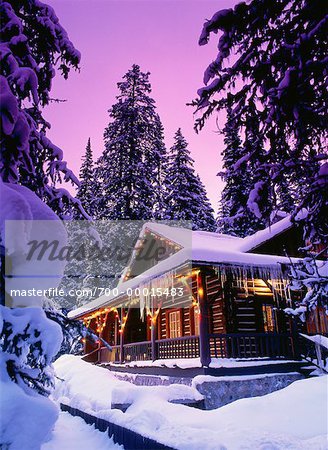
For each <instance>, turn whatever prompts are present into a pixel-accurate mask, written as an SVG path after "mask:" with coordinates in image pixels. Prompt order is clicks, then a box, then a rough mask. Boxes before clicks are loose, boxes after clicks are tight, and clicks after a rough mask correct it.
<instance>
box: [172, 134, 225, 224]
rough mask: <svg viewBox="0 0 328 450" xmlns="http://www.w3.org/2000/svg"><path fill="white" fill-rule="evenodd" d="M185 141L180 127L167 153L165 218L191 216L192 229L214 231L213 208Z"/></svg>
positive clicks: (173, 218)
mask: <svg viewBox="0 0 328 450" xmlns="http://www.w3.org/2000/svg"><path fill="white" fill-rule="evenodd" d="M193 163H194V160H193V159H192V158H191V156H190V151H189V149H188V144H187V141H186V140H185V138H184V137H183V135H182V133H181V129H180V128H179V129H178V130H177V132H176V133H175V136H174V145H173V146H172V147H171V150H170V154H169V157H168V167H167V173H166V177H165V190H166V196H165V203H166V211H165V219H169V220H190V221H191V222H192V228H193V229H194V230H208V231H214V230H215V228H216V225H215V220H214V216H213V209H212V208H211V206H210V203H209V201H208V198H207V195H206V191H205V188H204V186H203V184H202V183H201V181H200V178H199V176H198V175H196V174H195V170H194V167H193Z"/></svg>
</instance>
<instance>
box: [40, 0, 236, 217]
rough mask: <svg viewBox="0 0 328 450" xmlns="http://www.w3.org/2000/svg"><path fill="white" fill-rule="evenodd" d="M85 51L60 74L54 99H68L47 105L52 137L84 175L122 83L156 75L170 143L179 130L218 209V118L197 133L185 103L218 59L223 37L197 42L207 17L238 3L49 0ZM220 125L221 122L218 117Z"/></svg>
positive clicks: (159, 104)
mask: <svg viewBox="0 0 328 450" xmlns="http://www.w3.org/2000/svg"><path fill="white" fill-rule="evenodd" d="M47 3H48V4H50V5H51V6H53V7H54V9H55V11H56V14H57V16H58V17H59V20H60V22H61V24H62V25H63V26H64V27H65V28H66V31H67V32H68V35H69V37H70V39H71V40H72V42H73V43H74V45H75V46H76V48H78V50H80V52H81V53H82V60H81V72H80V73H78V72H76V73H74V72H72V73H71V75H70V77H69V79H68V80H67V81H65V80H62V79H60V77H59V75H58V76H57V77H56V78H55V80H54V84H53V90H52V97H53V98H61V99H66V100H67V102H65V103H54V104H52V105H50V106H48V107H47V108H46V110H45V117H46V119H47V120H49V121H50V123H51V124H52V128H51V130H50V131H49V137H50V138H51V139H52V141H53V142H54V143H55V144H56V145H59V146H60V147H61V148H62V149H63V150H64V155H65V159H66V160H67V161H68V163H69V166H70V168H72V169H73V170H74V171H75V172H76V173H78V171H79V168H80V163H81V156H82V154H83V153H84V151H85V146H86V143H87V139H88V137H89V136H90V138H91V145H92V149H93V152H94V156H95V157H98V156H99V155H100V153H101V152H102V150H103V131H104V128H105V127H106V125H107V123H108V121H109V117H108V112H107V110H108V109H109V108H110V106H111V105H112V104H113V103H114V102H115V95H116V94H117V86H116V83H117V82H118V81H120V80H121V77H122V75H124V73H125V72H126V71H127V70H128V69H129V68H130V67H131V66H132V64H134V63H135V64H139V65H140V67H141V70H143V71H149V72H151V76H150V81H151V84H152V88H153V91H152V94H151V95H152V97H153V98H154V99H155V101H156V105H157V108H158V112H159V114H160V117H161V119H162V122H163V125H164V129H165V141H166V144H167V147H170V146H171V145H172V142H173V135H174V133H175V131H176V130H177V128H179V127H181V128H182V132H183V134H184V135H185V137H186V139H187V141H188V142H189V148H190V150H191V153H192V157H193V158H194V160H195V168H196V171H197V172H198V173H199V174H200V176H201V178H202V180H203V182H204V183H205V185H206V189H207V192H208V195H209V197H210V200H211V202H212V205H213V207H214V209H215V211H217V206H218V199H219V191H220V189H221V188H222V183H221V182H220V180H219V178H218V177H217V176H216V173H217V172H218V171H219V169H220V167H221V163H220V151H221V149H222V145H223V142H222V136H220V135H218V133H217V132H216V130H217V125H216V121H215V119H214V118H213V119H212V120H211V121H209V123H208V124H207V126H206V127H205V128H204V129H203V130H202V131H201V133H200V134H199V135H197V134H196V133H195V132H194V130H193V120H194V118H193V108H192V107H190V106H186V103H187V102H189V101H190V100H192V99H193V98H194V97H195V96H196V91H197V89H198V88H199V87H201V86H202V77H203V72H204V70H205V68H206V67H207V65H208V64H209V63H210V62H211V61H212V60H213V59H214V58H215V56H216V49H217V38H213V37H212V39H211V41H210V43H209V44H208V45H207V46H203V47H199V46H198V37H199V35H200V32H201V28H202V25H203V22H204V20H205V19H210V18H211V17H212V15H213V13H215V12H216V11H217V10H219V9H222V8H227V7H230V6H232V5H233V4H235V3H236V0H216V1H213V0H47ZM219 124H220V126H222V125H223V124H222V123H221V121H220V120H219Z"/></svg>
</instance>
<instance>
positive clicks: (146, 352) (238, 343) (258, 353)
mask: <svg viewBox="0 0 328 450" xmlns="http://www.w3.org/2000/svg"><path fill="white" fill-rule="evenodd" d="M153 345H155V355H156V358H157V359H178V358H199V357H200V356H201V355H200V344H199V336H183V337H178V338H173V339H161V340H156V341H155V342H154V343H153ZM209 346H210V354H211V358H264V357H269V358H289V359H299V355H300V354H299V349H298V341H297V339H296V336H294V335H292V334H287V333H285V334H278V333H272V334H270V333H231V334H210V335H209ZM121 350H122V349H121V347H120V346H119V345H116V346H113V349H112V351H111V352H110V351H108V350H107V349H106V348H104V347H103V348H101V349H100V350H99V352H100V353H99V361H101V362H109V361H112V362H121V361H124V362H132V361H146V360H151V359H152V342H151V341H144V342H134V343H131V344H124V345H123V356H122V355H121Z"/></svg>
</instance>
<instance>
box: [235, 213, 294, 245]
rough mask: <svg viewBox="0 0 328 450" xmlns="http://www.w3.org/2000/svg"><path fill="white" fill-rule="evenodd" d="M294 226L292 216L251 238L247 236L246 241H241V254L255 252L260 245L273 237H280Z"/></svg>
mask: <svg viewBox="0 0 328 450" xmlns="http://www.w3.org/2000/svg"><path fill="white" fill-rule="evenodd" d="M292 225H293V224H292V222H291V220H290V216H287V217H284V218H283V219H281V220H279V221H278V222H276V223H274V224H272V225H270V226H269V227H267V228H265V229H264V230H260V231H257V232H256V233H254V234H252V235H251V236H246V237H245V238H244V239H242V240H241V243H240V246H239V250H240V251H241V252H249V251H251V250H254V249H255V248H257V247H258V246H259V245H262V244H264V243H265V242H267V241H269V240H270V239H272V238H273V237H275V236H278V235H279V234H281V233H283V232H284V231H286V230H288V229H289V228H291V227H292Z"/></svg>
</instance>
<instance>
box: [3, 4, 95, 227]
mask: <svg viewBox="0 0 328 450" xmlns="http://www.w3.org/2000/svg"><path fill="white" fill-rule="evenodd" d="M0 8H1V17H2V21H1V40H2V43H1V45H2V48H3V51H2V52H1V76H0V91H1V117H2V119H3V120H2V122H1V154H0V176H1V179H2V180H3V181H4V182H8V183H19V184H22V185H24V186H27V187H28V188H29V189H31V190H32V191H33V192H35V193H36V194H37V195H38V197H40V198H41V199H42V200H44V201H45V202H47V203H48V204H49V205H50V207H51V208H52V209H53V210H54V211H55V212H56V213H58V214H59V215H60V217H62V218H65V217H67V216H70V217H71V216H72V210H73V209H74V208H78V209H80V212H81V214H82V215H84V216H85V217H87V215H86V214H85V212H84V211H83V209H82V208H80V202H79V200H77V199H74V198H73V197H72V196H71V194H70V193H69V191H68V190H67V189H63V188H62V187H60V186H59V185H60V184H61V183H62V182H63V181H65V182H70V183H72V184H73V185H74V184H75V185H78V184H79V182H78V179H77V178H76V177H75V175H74V174H73V172H72V171H71V170H70V169H69V168H68V167H67V163H66V161H64V159H63V152H62V150H61V149H60V148H58V147H57V146H56V145H55V144H53V143H52V142H51V141H50V140H49V139H48V138H47V136H46V130H47V128H49V127H50V125H49V124H48V123H47V121H46V120H45V119H44V117H43V114H42V108H43V107H44V106H45V105H47V104H49V102H50V101H51V97H50V89H51V84H52V81H53V77H54V74H55V68H56V66H57V67H58V68H59V70H60V71H61V73H62V74H63V76H64V77H65V78H67V77H68V74H69V72H70V70H71V69H72V68H73V69H78V64H79V61H80V53H79V52H78V50H76V49H75V48H74V46H73V44H72V42H71V41H70V40H69V39H68V36H67V33H66V31H65V30H64V29H63V28H62V26H61V25H60V23H59V21H58V18H57V16H56V14H55V12H54V10H53V9H52V8H51V7H50V6H48V5H46V4H43V3H41V2H39V1H37V0H29V1H28V2H26V1H23V0H17V1H16V0H15V1H13V0H8V1H7V2H1V5H0ZM13 24H16V25H15V26H14V25H13Z"/></svg>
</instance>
